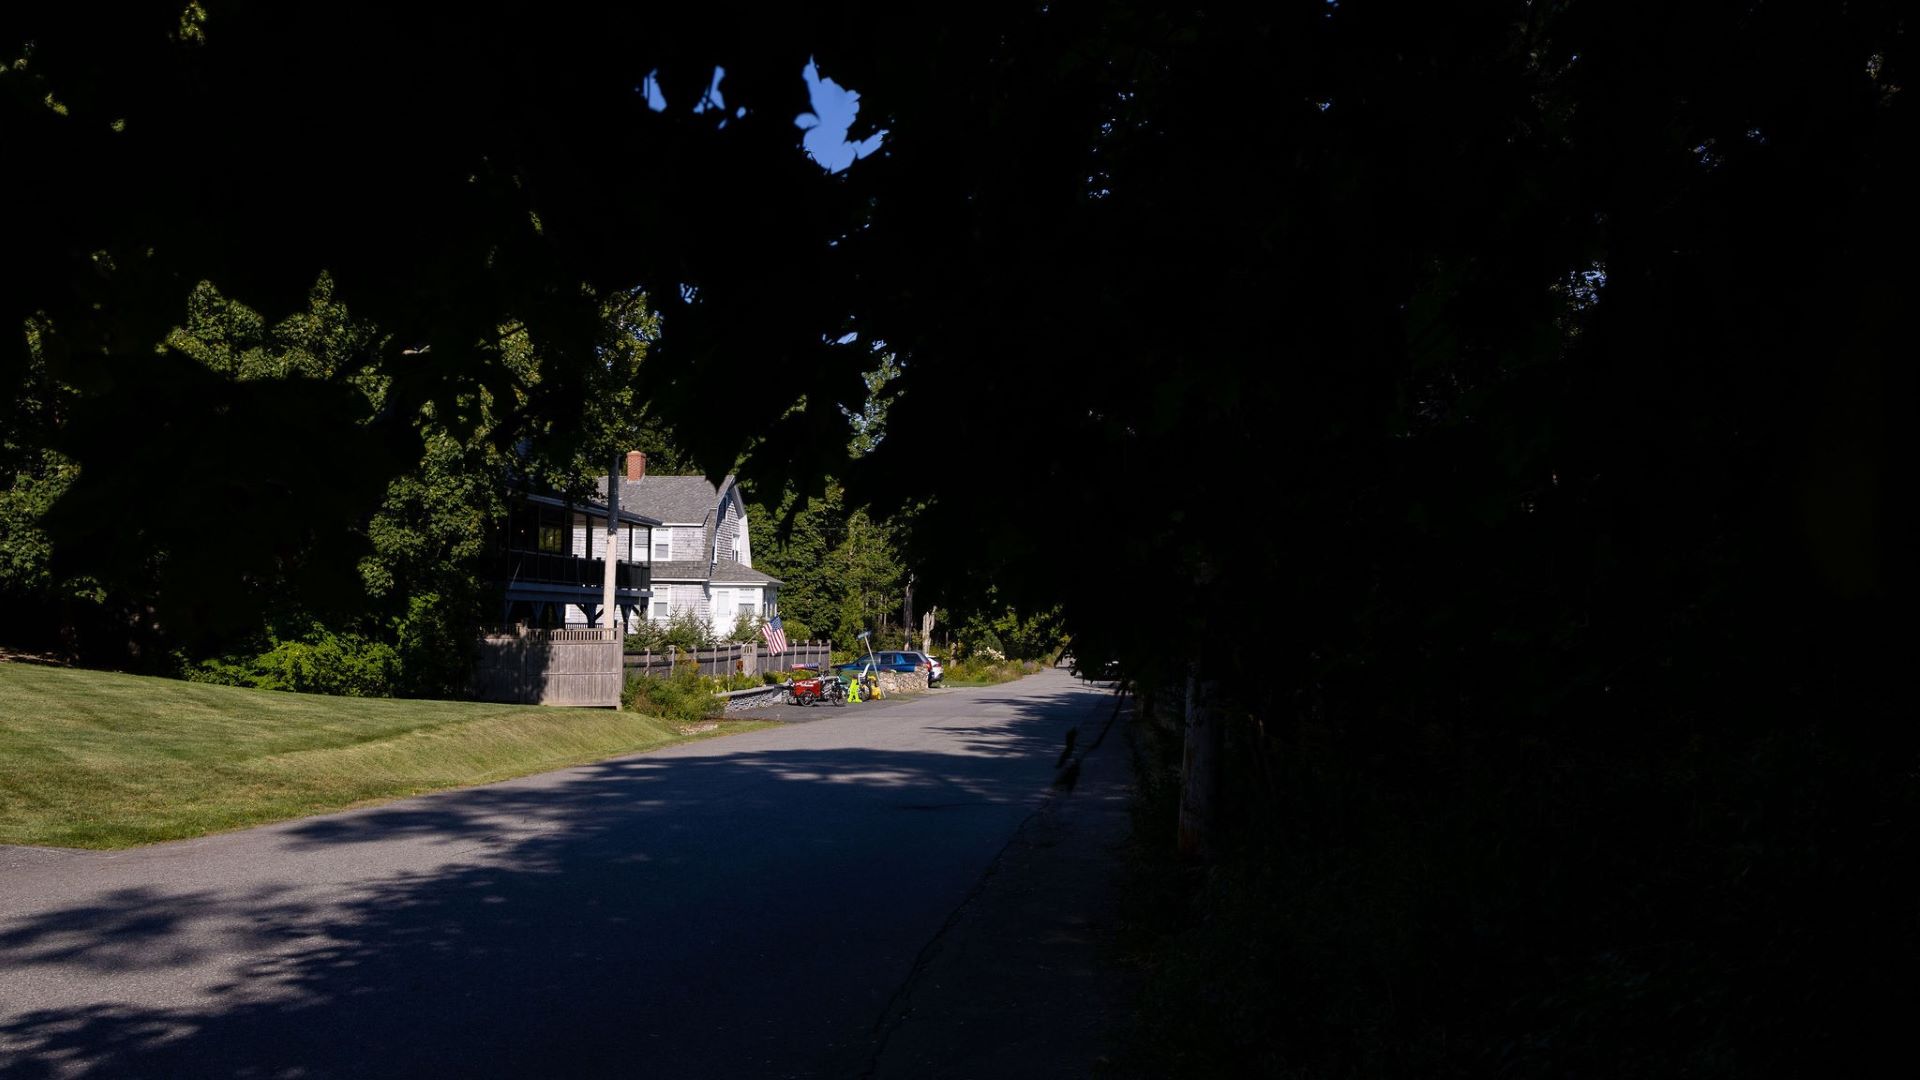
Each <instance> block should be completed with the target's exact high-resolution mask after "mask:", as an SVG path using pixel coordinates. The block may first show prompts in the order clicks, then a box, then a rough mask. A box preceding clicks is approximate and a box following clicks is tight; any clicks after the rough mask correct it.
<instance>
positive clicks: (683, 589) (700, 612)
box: [668, 585, 713, 622]
mask: <svg viewBox="0 0 1920 1080" xmlns="http://www.w3.org/2000/svg"><path fill="white" fill-rule="evenodd" d="M668 588H670V589H672V590H673V613H674V614H676V615H678V614H680V613H681V612H683V611H691V612H693V615H694V618H696V619H701V620H704V621H709V622H710V621H712V619H713V612H712V607H711V606H710V605H709V604H708V603H707V590H706V589H704V588H702V587H700V586H698V585H669V586H668Z"/></svg>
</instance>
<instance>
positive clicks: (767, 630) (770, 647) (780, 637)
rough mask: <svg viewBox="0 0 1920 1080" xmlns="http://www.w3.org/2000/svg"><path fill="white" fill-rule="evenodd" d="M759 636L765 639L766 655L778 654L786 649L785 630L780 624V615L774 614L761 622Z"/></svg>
mask: <svg viewBox="0 0 1920 1080" xmlns="http://www.w3.org/2000/svg"><path fill="white" fill-rule="evenodd" d="M760 636H761V637H763V638H766V639H767V655H768V656H779V655H780V654H781V653H783V652H786V651H787V632H786V630H784V629H782V628H781V626H780V616H778V615H775V616H774V617H773V618H771V619H768V620H767V621H766V622H764V623H761V624H760Z"/></svg>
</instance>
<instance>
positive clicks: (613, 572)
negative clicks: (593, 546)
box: [600, 457, 620, 627]
mask: <svg viewBox="0 0 1920 1080" xmlns="http://www.w3.org/2000/svg"><path fill="white" fill-rule="evenodd" d="M619 541H620V459H619V458H618V457H615V458H614V459H613V468H611V469H608V470H607V551H606V576H605V578H604V579H603V581H602V584H601V588H600V616H601V618H603V619H605V620H606V621H605V622H603V623H601V624H600V625H602V626H606V627H612V626H613V625H614V622H613V613H614V610H615V608H614V599H615V593H614V589H615V587H616V586H617V585H618V584H619V580H620V546H619Z"/></svg>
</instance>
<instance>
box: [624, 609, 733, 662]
mask: <svg viewBox="0 0 1920 1080" xmlns="http://www.w3.org/2000/svg"><path fill="white" fill-rule="evenodd" d="M715 644H717V642H716V641H715V639H714V636H713V627H712V626H710V625H708V624H707V621H706V620H705V619H702V618H700V617H699V616H698V615H695V614H694V613H693V612H691V611H677V612H675V613H674V614H673V617H672V618H670V619H668V620H667V621H666V622H664V623H657V622H653V621H651V620H639V621H636V622H635V623H634V624H633V632H632V633H630V634H628V635H627V644H626V651H628V652H643V651H649V650H650V651H652V652H656V653H663V652H666V651H667V647H668V646H672V647H674V648H676V649H679V650H680V651H681V652H687V651H689V650H692V649H711V648H713V647H714V645H715Z"/></svg>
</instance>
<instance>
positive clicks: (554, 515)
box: [540, 506, 567, 555]
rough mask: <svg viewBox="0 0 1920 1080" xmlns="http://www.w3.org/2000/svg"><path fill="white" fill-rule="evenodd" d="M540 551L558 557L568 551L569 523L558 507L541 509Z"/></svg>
mask: <svg viewBox="0 0 1920 1080" xmlns="http://www.w3.org/2000/svg"><path fill="white" fill-rule="evenodd" d="M540 550H541V551H548V552H552V553H554V554H556V555H558V554H562V553H564V552H565V551H566V550H567V523H566V518H565V516H564V515H563V514H561V512H560V510H559V508H558V507H553V506H543V507H541V508H540Z"/></svg>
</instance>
